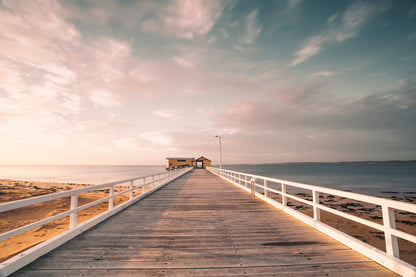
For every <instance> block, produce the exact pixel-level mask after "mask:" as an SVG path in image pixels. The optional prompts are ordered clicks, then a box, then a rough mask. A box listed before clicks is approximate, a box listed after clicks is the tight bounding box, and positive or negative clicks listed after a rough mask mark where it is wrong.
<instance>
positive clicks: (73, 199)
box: [69, 194, 78, 229]
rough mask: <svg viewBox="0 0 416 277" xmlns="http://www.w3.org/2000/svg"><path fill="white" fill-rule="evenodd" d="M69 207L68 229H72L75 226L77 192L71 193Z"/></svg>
mask: <svg viewBox="0 0 416 277" xmlns="http://www.w3.org/2000/svg"><path fill="white" fill-rule="evenodd" d="M70 209H71V211H72V214H71V215H70V216H69V229H74V228H75V227H76V226H77V215H78V211H77V210H78V194H74V195H71V207H70Z"/></svg>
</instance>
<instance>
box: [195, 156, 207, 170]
mask: <svg viewBox="0 0 416 277" xmlns="http://www.w3.org/2000/svg"><path fill="white" fill-rule="evenodd" d="M200 161H202V167H203V168H206V167H207V166H211V161H210V160H208V159H206V158H203V157H202V158H199V159H197V160H196V161H195V166H194V167H196V163H197V162H200Z"/></svg>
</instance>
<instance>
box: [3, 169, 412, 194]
mask: <svg viewBox="0 0 416 277" xmlns="http://www.w3.org/2000/svg"><path fill="white" fill-rule="evenodd" d="M214 166H215V167H218V166H216V165H214ZM223 168H225V169H230V170H235V171H240V172H245V173H251V174H255V175H262V176H267V177H272V178H279V179H284V180H289V181H294V182H300V183H305V184H311V185H317V186H322V187H329V188H334V189H339V190H347V191H353V192H357V193H364V194H369V195H375V196H382V195H384V196H389V195H401V196H416V163H412V162H391V163H288V164H245V165H223ZM164 171H165V167H164V166H163V165H158V166H150V165H127V166H126V165H116V166H114V165H104V166H103V165H47V166H44V165H42V166H41V165H36V166H33V165H28V166H0V179H14V180H26V181H45V182H63V183H76V184H103V183H108V182H113V181H119V180H125V179H129V178H134V177H139V176H145V175H150V174H154V173H159V172H164Z"/></svg>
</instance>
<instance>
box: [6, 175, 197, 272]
mask: <svg viewBox="0 0 416 277" xmlns="http://www.w3.org/2000/svg"><path fill="white" fill-rule="evenodd" d="M192 169H193V168H192V167H188V168H182V169H176V170H170V171H166V172H163V173H157V174H153V175H147V176H140V177H136V178H132V179H127V180H122V181H116V182H111V183H106V184H100V185H95V186H88V187H85V188H79V189H73V190H68V191H62V192H57V193H51V194H46V195H41V196H36V197H31V198H26V199H21V200H17V201H12V202H7V203H2V204H0V213H2V212H8V211H12V210H16V209H19V208H23V207H28V206H31V205H35V204H40V203H44V202H48V201H52V200H57V199H62V198H65V197H70V207H69V210H67V211H65V212H61V213H59V214H56V215H53V216H50V217H48V218H45V219H42V220H39V221H36V222H33V223H30V224H27V225H25V226H22V227H19V228H16V229H13V230H10V231H8V232H5V233H3V234H0V241H3V240H6V239H8V238H11V237H14V236H16V235H19V234H21V233H23V232H26V231H29V230H32V229H34V228H37V227H40V226H42V225H45V224H47V223H50V222H53V221H55V220H58V219H61V218H64V217H67V216H69V228H68V230H67V231H65V232H63V233H61V234H59V235H57V236H55V237H53V238H51V239H49V240H46V241H44V242H42V243H41V244H38V245H36V246H34V247H32V248H30V249H29V250H26V251H24V252H23V253H20V254H17V255H16V256H14V257H12V258H10V259H8V260H6V261H4V262H2V263H1V264H0V276H7V275H9V274H11V273H13V272H15V271H16V270H18V269H20V268H22V267H23V266H25V265H27V264H28V263H30V262H32V261H33V260H35V259H37V258H38V257H40V256H42V255H44V254H46V253H47V252H49V251H50V250H52V249H54V248H56V247H58V246H59V245H61V244H62V243H65V242H66V241H68V240H69V239H71V238H73V237H75V236H76V235H78V234H80V233H82V232H84V231H86V230H88V229H89V228H91V227H92V226H94V225H96V224H98V223H99V222H101V221H103V220H104V219H106V218H108V217H109V216H111V215H114V214H115V213H117V212H119V211H121V210H122V209H124V208H126V207H128V206H130V205H131V204H133V203H135V202H137V201H138V200H140V199H142V198H143V197H145V196H147V195H149V194H150V193H152V192H153V191H155V190H157V189H159V188H161V187H162V186H164V185H166V184H167V183H169V182H171V181H172V180H175V179H177V178H179V177H180V176H182V175H183V174H185V173H187V172H189V171H191V170H192ZM126 185H127V189H124V190H122V191H121V192H117V193H115V186H126ZM102 189H108V196H107V197H104V198H101V199H98V200H95V201H93V202H90V203H88V204H84V205H82V206H78V198H79V195H80V194H81V193H86V192H92V191H96V190H102ZM138 190H141V191H140V194H138V195H136V196H134V192H135V191H138ZM125 194H128V195H129V198H128V200H127V201H125V202H123V203H122V204H120V205H118V206H114V199H115V198H116V197H119V196H122V195H125ZM107 201H108V209H107V211H105V212H103V213H101V214H98V215H96V216H94V217H92V218H90V219H88V220H86V221H84V222H82V223H81V224H78V223H77V217H78V212H80V211H82V210H85V209H87V208H90V207H92V206H95V205H97V204H100V203H103V202H107Z"/></svg>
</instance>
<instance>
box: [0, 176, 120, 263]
mask: <svg viewBox="0 0 416 277" xmlns="http://www.w3.org/2000/svg"><path fill="white" fill-rule="evenodd" d="M86 186H89V185H88V184H70V183H49V182H29V181H15V180H0V203H4V202H9V201H15V200H19V199H24V198H28V197H34V196H39V195H44V194H49V193H55V192H60V191H65V190H70V189H77V188H82V187H86ZM121 189H122V188H120V187H116V188H115V191H120V190H121ZM106 196H108V192H107V190H106V189H101V190H96V191H92V192H88V193H82V194H80V195H79V198H78V205H79V206H81V205H84V204H87V203H90V202H92V201H95V200H98V199H101V198H104V197H106ZM127 199H128V194H126V195H123V196H120V197H117V198H115V201H114V206H117V205H119V204H121V203H123V202H124V201H126V200H127ZM69 207H70V199H69V197H66V198H62V199H58V200H53V201H48V202H45V203H41V204H36V205H32V206H28V207H24V208H20V209H17V210H13V211H9V212H4V213H1V215H0V233H4V232H7V231H10V230H13V229H15V228H18V227H21V226H24V225H27V224H30V223H32V222H35V221H38V220H41V219H44V218H47V217H50V216H53V215H55V214H58V213H61V212H64V211H67V210H69ZM107 209H108V202H103V203H100V204H98V205H95V206H93V207H91V208H88V209H85V210H82V211H81V212H79V213H78V224H79V223H82V222H84V221H85V220H87V219H89V218H91V217H93V216H95V215H98V214H100V213H102V212H104V211H106V210H107ZM68 225H69V217H64V218H62V219H60V220H56V221H54V222H51V223H48V224H45V225H43V226H40V227H38V228H35V229H32V230H30V231H27V232H24V233H22V234H20V235H17V236H14V237H11V238H9V239H7V240H4V241H1V242H0V249H1V250H2V251H1V252H0V261H4V260H7V259H8V258H10V257H12V256H14V255H16V254H18V253H20V252H22V251H24V250H26V249H28V248H30V247H32V246H34V245H37V244H39V243H41V242H43V241H45V240H47V239H49V238H51V237H53V236H56V235H57V234H59V233H62V232H64V231H66V230H68Z"/></svg>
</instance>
